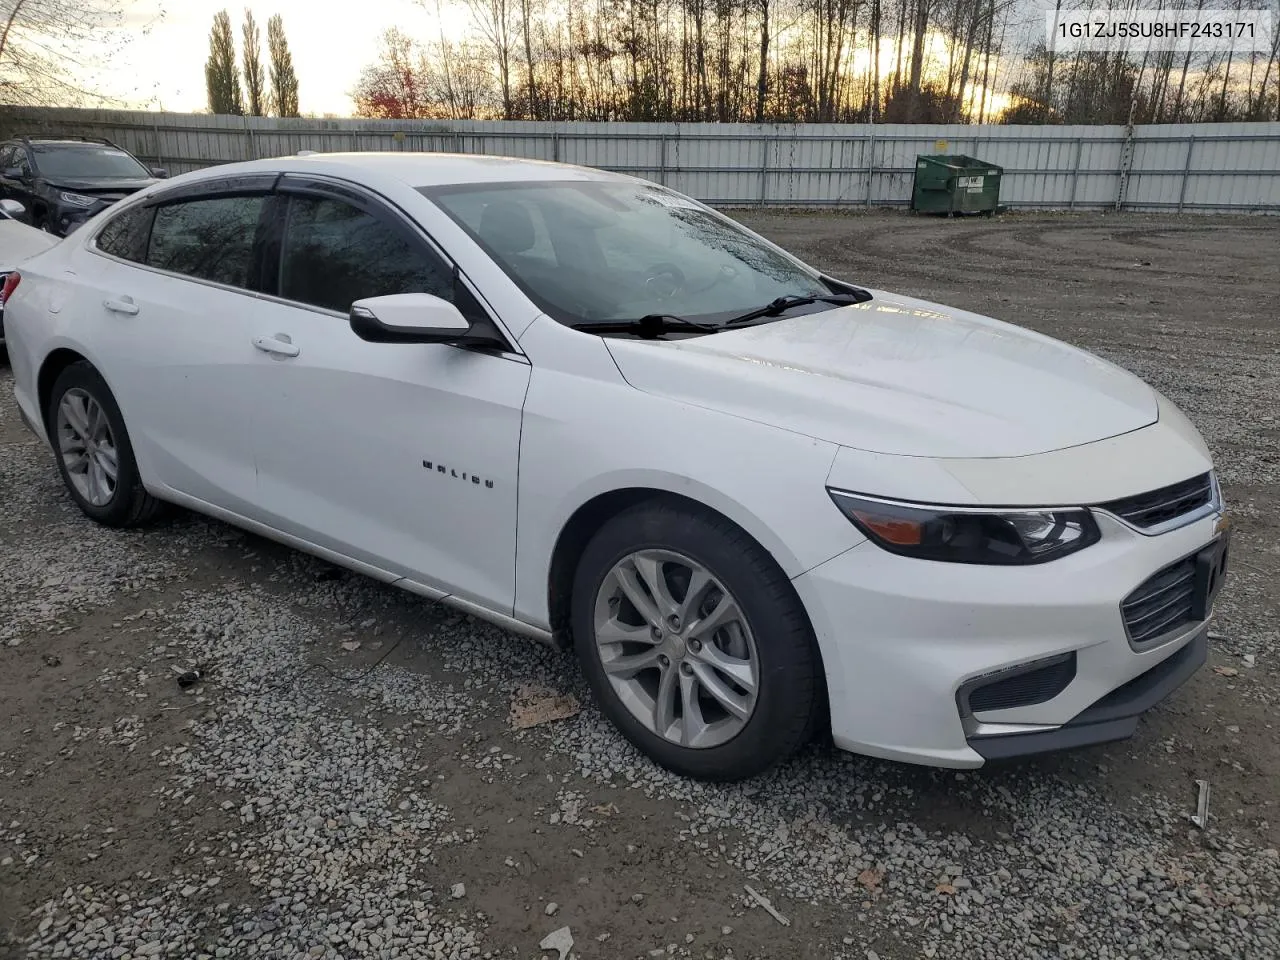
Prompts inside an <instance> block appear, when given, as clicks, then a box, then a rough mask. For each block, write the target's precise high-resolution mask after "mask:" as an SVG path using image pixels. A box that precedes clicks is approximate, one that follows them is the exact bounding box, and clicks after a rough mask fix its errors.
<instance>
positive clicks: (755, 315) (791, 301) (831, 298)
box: [720, 293, 870, 327]
mask: <svg viewBox="0 0 1280 960" xmlns="http://www.w3.org/2000/svg"><path fill="white" fill-rule="evenodd" d="M869 299H870V297H868V296H867V295H866V294H862V293H815V294H812V295H810V296H805V297H797V296H791V297H778V298H777V299H776V300H770V301H769V302H768V303H766V304H765V305H764V306H763V307H759V308H757V309H755V310H748V311H747V312H746V313H743V314H739V315H738V316H736V317H731V318H730V319H728V320H725V321H724V322H723V323H722V324H720V326H721V327H736V326H739V325H741V324H744V323H750V322H751V321H752V320H759V319H760V318H761V317H774V316H777V315H778V314H780V313H782V312H783V311H784V310H790V309H791V308H792V307H803V306H805V305H806V304H810V303H834V304H837V305H839V306H845V305H847V304H850V303H863V302H865V301H866V300H869Z"/></svg>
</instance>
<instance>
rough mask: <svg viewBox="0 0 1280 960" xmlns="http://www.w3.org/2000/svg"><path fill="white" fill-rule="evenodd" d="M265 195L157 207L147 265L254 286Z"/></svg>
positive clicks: (234, 283)
mask: <svg viewBox="0 0 1280 960" xmlns="http://www.w3.org/2000/svg"><path fill="white" fill-rule="evenodd" d="M262 204H263V197H262V196H240V197H209V198H205V199H200V200H187V201H183V202H180V203H173V204H169V205H168V206H163V207H160V208H158V209H157V210H156V212H155V225H154V226H153V227H152V229H151V244H150V248H149V249H148V251H147V264H148V265H149V266H153V267H158V268H159V269H161V270H169V271H171V272H173V273H181V274H184V275H186V276H188V277H196V278H197V279H200V280H210V281H213V282H214V283H223V284H226V285H228V286H232V287H246V288H248V287H250V286H251V282H250V278H251V275H252V274H253V273H254V272H255V271H254V270H253V265H254V263H253V252H254V238H255V237H256V235H257V231H258V219H259V217H260V215H261V213H262Z"/></svg>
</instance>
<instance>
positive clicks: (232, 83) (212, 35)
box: [204, 10, 244, 114]
mask: <svg viewBox="0 0 1280 960" xmlns="http://www.w3.org/2000/svg"><path fill="white" fill-rule="evenodd" d="M204 83H205V88H206V90H207V92H208V94H209V112H210V113H220V114H243V113H244V94H243V93H242V92H241V90H240V68H239V67H237V66H236V41H235V38H234V37H233V36H232V34H231V17H230V16H228V14H227V11H226V10H220V11H218V12H217V13H215V14H214V15H213V29H212V30H210V31H209V59H208V60H207V61H206V62H205V65H204Z"/></svg>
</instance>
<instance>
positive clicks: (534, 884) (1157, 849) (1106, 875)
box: [0, 212, 1280, 960]
mask: <svg viewBox="0 0 1280 960" xmlns="http://www.w3.org/2000/svg"><path fill="white" fill-rule="evenodd" d="M739 216H740V218H741V219H742V220H743V221H744V222H746V223H748V224H749V225H750V226H751V227H753V228H754V229H756V230H758V231H759V232H761V233H763V234H764V235H766V236H768V237H770V238H771V239H773V240H775V241H777V242H779V243H781V244H782V245H783V246H785V247H787V248H789V249H791V250H792V251H794V252H796V253H797V254H799V255H800V256H802V257H804V258H805V259H807V260H809V261H810V262H812V263H814V264H817V265H819V266H821V267H823V268H824V269H826V270H827V271H829V272H830V273H832V274H834V275H835V276H838V277H840V278H842V279H846V280H849V281H852V282H855V283H861V284H865V285H868V286H872V287H876V288H880V289H887V290H893V291H896V292H902V293H906V294H910V295H914V296H919V297H923V298H926V299H930V300H936V301H939V302H942V303H946V304H951V305H955V306H959V307H963V308H966V309H969V310H973V311H976V312H979V313H985V314H989V315H992V316H996V317H999V318H1001V319H1005V320H1009V321H1012V322H1015V323H1018V324H1022V325H1025V326H1027V327H1030V328H1033V329H1035V330H1038V331H1041V332H1043V333H1047V334H1050V335H1052V336H1055V337H1059V338H1061V339H1064V340H1066V341H1068V342H1071V343H1073V344H1076V345H1079V346H1082V347H1085V348H1087V349H1090V350H1093V351H1095V352H1097V353H1099V354H1101V355H1103V356H1105V357H1107V358H1108V359H1111V360H1114V361H1116V362H1118V363H1120V364H1122V365H1124V366H1126V367H1128V368H1129V369H1131V370H1133V371H1134V372H1136V373H1138V374H1139V375H1140V376H1142V377H1144V378H1145V379H1147V380H1148V381H1149V382H1151V383H1152V384H1153V385H1154V386H1156V387H1157V388H1158V389H1160V390H1161V391H1162V392H1164V393H1165V394H1166V395H1168V396H1169V397H1170V398H1171V399H1173V400H1174V401H1175V402H1177V403H1178V404H1179V405H1180V406H1182V408H1183V409H1184V410H1185V411H1186V412H1187V413H1188V415H1189V416H1190V417H1191V418H1192V419H1193V420H1194V421H1195V422H1196V424H1197V426H1199V427H1200V429H1201V430H1202V432H1203V433H1204V435H1205V437H1206V440H1207V441H1208V443H1209V445H1210V447H1211V448H1212V449H1213V452H1214V454H1215V458H1216V460H1217V462H1218V464H1219V468H1220V471H1221V475H1222V479H1223V482H1224V487H1225V493H1226V496H1227V499H1228V502H1229V504H1230V507H1231V509H1232V512H1233V513H1234V515H1235V519H1236V523H1237V529H1236V533H1235V539H1234V541H1233V551H1234V561H1233V563H1234V567H1233V570H1232V574H1231V579H1230V581H1229V584H1228V587H1227V590H1226V592H1225V593H1224V595H1223V598H1222V600H1221V601H1220V605H1219V614H1218V618H1217V623H1216V624H1215V634H1214V636H1215V637H1217V639H1216V640H1215V641H1214V645H1213V650H1212V652H1211V660H1210V665H1209V666H1208V667H1206V668H1205V669H1203V670H1202V671H1200V672H1199V673H1198V674H1197V675H1196V676H1195V677H1193V678H1192V680H1191V681H1190V682H1189V683H1188V684H1187V685H1186V686H1185V687H1184V688H1183V689H1182V690H1180V691H1179V692H1178V693H1177V694H1175V695H1174V696H1173V697H1172V698H1171V699H1170V700H1169V701H1167V702H1166V703H1164V704H1162V705H1161V706H1160V707H1158V708H1157V709H1156V710H1154V711H1153V712H1152V713H1151V714H1150V715H1149V716H1148V717H1147V719H1146V720H1145V721H1144V722H1143V723H1142V724H1141V726H1140V728H1139V732H1138V734H1137V736H1136V737H1135V738H1133V739H1132V740H1130V741H1126V742H1123V743H1119V744H1112V745H1108V746H1104V747H1098V748H1091V749H1087V750H1084V751H1080V752H1076V753H1070V754H1064V755H1057V756H1053V757H1048V758H1044V759H1040V760H1036V761H1032V762H1027V763H1021V764H1017V765H1014V766H1010V767H1002V768H999V769H995V770H987V771H979V772H976V773H959V774H957V773H955V772H945V771H929V770H923V769H917V768H911V767H905V766H900V765H894V764H889V763H883V762H879V761H872V760H866V759H862V758H856V757H851V756H848V755H843V754H839V753H837V752H835V751H833V750H831V749H830V748H828V747H824V746H821V745H814V746H813V747H811V748H809V749H807V750H806V751H805V752H804V753H803V754H802V755H801V756H800V757H798V758H797V759H796V760H795V761H794V762H792V763H790V764H788V765H786V766H785V767H784V768H782V769H780V770H778V771H776V772H775V773H773V774H771V775H769V776H768V777H766V778H763V779H762V780H761V781H757V782H753V783H751V784H746V785H738V786H733V787H708V786H704V785H699V784H689V783H686V782H682V781H679V780H677V779H675V778H673V777H670V776H669V775H667V774H665V773H664V772H663V771H660V770H657V769H656V768H654V767H653V766H652V765H651V764H649V763H648V762H647V761H645V760H644V759H642V758H641V757H639V756H638V755H636V754H635V753H634V752H633V751H632V750H631V749H630V748H629V747H627V746H626V744H625V743H624V742H623V741H622V740H621V739H620V738H619V737H617V736H616V735H614V734H613V733H612V731H611V730H610V729H609V728H608V727H607V725H606V724H605V723H604V721H603V720H602V719H601V717H600V716H599V714H598V713H596V711H595V710H594V708H592V707H591V706H590V704H588V703H585V702H584V706H583V709H582V712H581V713H579V714H578V715H576V716H574V717H572V718H570V719H567V720H563V721H559V722H557V723H552V724H547V725H544V726H537V727H533V728H531V729H528V730H519V731H517V730H513V729H512V727H511V725H510V724H509V723H508V716H507V714H508V708H509V704H510V702H511V700H512V698H513V697H514V696H516V695H517V694H518V693H519V692H520V690H521V689H522V688H524V687H526V686H528V685H541V686H542V687H544V688H545V689H547V690H548V691H551V692H555V693H562V694H568V695H571V696H575V697H580V698H582V699H583V700H584V701H585V699H586V694H585V687H584V685H583V682H582V680H581V677H580V676H579V673H578V670H577V668H576V666H575V665H574V664H573V662H572V660H571V659H570V658H569V657H568V656H567V655H566V656H564V657H558V656H556V655H553V654H552V653H550V652H549V651H546V650H543V649H541V648H538V647H535V646H533V645H532V644H530V643H528V641H524V640H521V639H519V638H517V637H514V636H511V635H508V634H505V633H503V632H501V631H498V630H496V629H494V628H491V627H488V626H485V625H482V624H479V623H477V622H475V621H473V620H471V619H469V618H465V617H462V616H460V615H458V614H455V613H452V612H450V611H448V610H446V609H443V608H440V607H439V606H437V605H433V604H430V603H426V602H422V601H419V600H417V599H415V598H413V597H410V596H408V595H405V594H401V593H399V592H397V591H394V590H392V589H390V588H387V587H384V586H381V585H378V584H375V583H373V582H372V581H368V580H364V579H362V578H360V577H358V576H355V575H353V574H348V573H345V572H340V571H337V570H335V569H333V568H330V567H328V566H327V565H325V564H323V563H321V562H319V561H316V560H313V559H311V558H307V557H303V556H301V555H299V554H297V553H295V552H292V551H290V550H288V549H285V548H283V547H279V546H277V545H274V544H271V543H268V542H266V541H263V540H261V539H259V538H256V537H253V536H249V535H246V534H242V533H240V532H238V531H236V530H233V529H231V528H229V527H226V526H224V525H222V524H220V523H217V522H213V521H207V520H204V519H201V518H198V517H194V516H191V515H187V514H178V515H176V516H173V517H171V518H169V519H167V520H165V521H164V522H162V523H161V524H160V525H159V526H157V527H156V528H154V529H150V530H147V531H142V532H130V533H115V532H110V531H105V530H102V529H99V528H95V527H94V526H93V525H91V524H90V523H88V522H87V521H85V520H83V519H82V518H81V517H80V515H79V514H78V513H77V512H76V511H75V510H74V508H73V507H72V505H71V504H70V502H69V500H68V499H67V497H66V496H65V495H64V493H63V492H62V489H61V486H60V483H59V481H58V479H57V475H56V472H55V469H54V466H53V463H52V461H51V458H50V456H49V455H48V453H47V452H46V451H44V450H43V449H42V448H40V447H39V446H38V445H37V444H36V442H35V441H34V440H33V439H32V438H31V436H30V435H29V434H28V433H27V432H26V431H25V430H24V428H23V427H22V425H21V423H20V422H19V421H18V419H17V413H16V407H15V405H14V403H13V400H12V380H11V377H10V375H9V373H8V369H7V366H5V365H0V503H2V504H3V505H4V509H3V511H2V512H0V610H3V616H2V617H0V958H22V957H32V958H35V957H68V958H75V960H81V958H97V957H112V958H117V957H118V958H130V957H144V956H172V957H196V956H229V957H236V958H239V957H249V956H262V957H268V956H269V957H282V958H294V957H320V956H328V957H338V956H342V957H357V956H360V957H363V956H371V957H401V956H406V957H407V956H413V957H417V956H438V957H479V956H485V957H488V956H492V957H498V956H509V957H520V958H532V957H555V956H556V953H555V952H554V951H542V950H539V948H538V943H539V941H541V940H542V938H543V937H545V936H547V935H548V934H549V933H551V932H552V931H553V930H555V929H556V928H558V927H561V926H566V925H567V926H569V928H570V929H571V931H572V935H573V938H574V940H575V941H576V946H575V947H574V950H573V953H574V955H575V956H578V957H582V958H595V957H600V958H612V957H619V958H623V957H628V958H629V957H640V958H644V957H659V956H662V957H675V956H689V957H704V956H705V957H713V958H724V957H735V958H743V957H759V958H790V957H815V958H817V957H849V958H858V960H864V958H873V957H881V958H906V957H921V956H924V957H934V956H937V957H957V958H966V960H967V958H973V957H1010V958H1019V960H1022V958H1031V957H1040V956H1044V957H1049V956H1052V957H1070V956H1077V957H1081V958H1083V957H1089V958H1091V960H1092V958H1102V957H1112V956H1114V957H1122V956H1142V957H1166V956H1204V957H1221V956H1256V957H1262V956H1267V955H1271V956H1275V955H1280V954H1278V953H1277V951H1280V926H1278V924H1277V918H1276V914H1275V904H1276V903H1277V902H1280V890H1278V889H1277V883H1278V882H1280V860H1278V859H1277V854H1276V849H1275V848H1276V847H1277V846H1280V809H1277V805H1278V804H1280V741H1278V739H1277V724H1280V714H1277V704H1278V703H1280V683H1278V681H1280V659H1278V656H1280V222H1278V221H1276V220H1274V219H1262V218H1258V219H1246V218H1230V219H1228V218H1211V217H1191V216H1188V217H1182V218H1174V217H1158V216H1128V215H1125V216H1099V215H1032V214H1024V215H1008V216H1003V217H998V218H995V219H993V220H985V219H964V220H947V219H934V218H923V217H913V216H909V215H906V214H890V213H876V214H867V215H835V214H795V213H789V214H788V213H767V214H765V213H759V212H748V213H740V214H739ZM197 665H202V666H204V667H205V668H206V680H204V681H203V682H202V683H200V684H198V685H197V686H196V687H195V689H194V690H191V691H182V690H180V689H179V687H178V685H177V683H176V682H175V680H176V676H177V673H178V672H180V671H182V670H186V669H190V668H192V667H194V666H197ZM1196 779H1207V780H1209V781H1210V782H1211V783H1212V808H1211V812H1212V815H1213V822H1212V828H1211V829H1210V830H1209V831H1207V832H1203V833H1202V832H1201V831H1198V830H1195V829H1194V828H1192V827H1191V825H1190V822H1189V820H1188V815H1189V814H1190V813H1192V812H1194V804H1195V798H1196V792H1195V784H1194V781H1195V780H1196ZM459 883H461V884H464V885H465V891H463V892H461V893H460V894H459V895H456V896H455V893H458V891H456V890H454V885H455V884H459ZM748 885H749V886H750V887H751V888H752V889H754V890H756V891H758V892H759V893H760V894H762V895H763V896H766V897H768V898H770V899H771V901H772V903H773V906H774V907H775V908H776V909H777V911H778V912H779V914H780V915H782V916H785V917H786V919H787V920H788V921H789V925H786V926H784V925H783V924H782V923H781V922H780V921H778V920H777V919H775V918H774V917H772V916H771V915H770V914H769V913H767V912H766V911H765V910H764V909H762V908H760V907H759V906H758V905H757V904H756V903H755V901H754V900H753V899H752V898H751V895H750V894H749V893H748V892H747V891H746V887H747V886H748ZM553 904H554V906H555V909H554V910H553V909H552V908H551V905H553ZM1268 905H1270V907H1269V906H1268Z"/></svg>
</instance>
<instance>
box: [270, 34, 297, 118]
mask: <svg viewBox="0 0 1280 960" xmlns="http://www.w3.org/2000/svg"><path fill="white" fill-rule="evenodd" d="M267 54H268V56H269V57H270V59H271V105H272V107H273V109H274V110H275V114H276V116H277V117H296V116H298V75H297V74H296V73H295V72H294V70H293V54H292V53H291V52H290V51H289V41H288V39H287V38H286V37H285V35H284V20H282V19H281V18H280V14H278V13H277V14H275V15H273V16H272V17H271V19H270V20H268V21H267Z"/></svg>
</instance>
